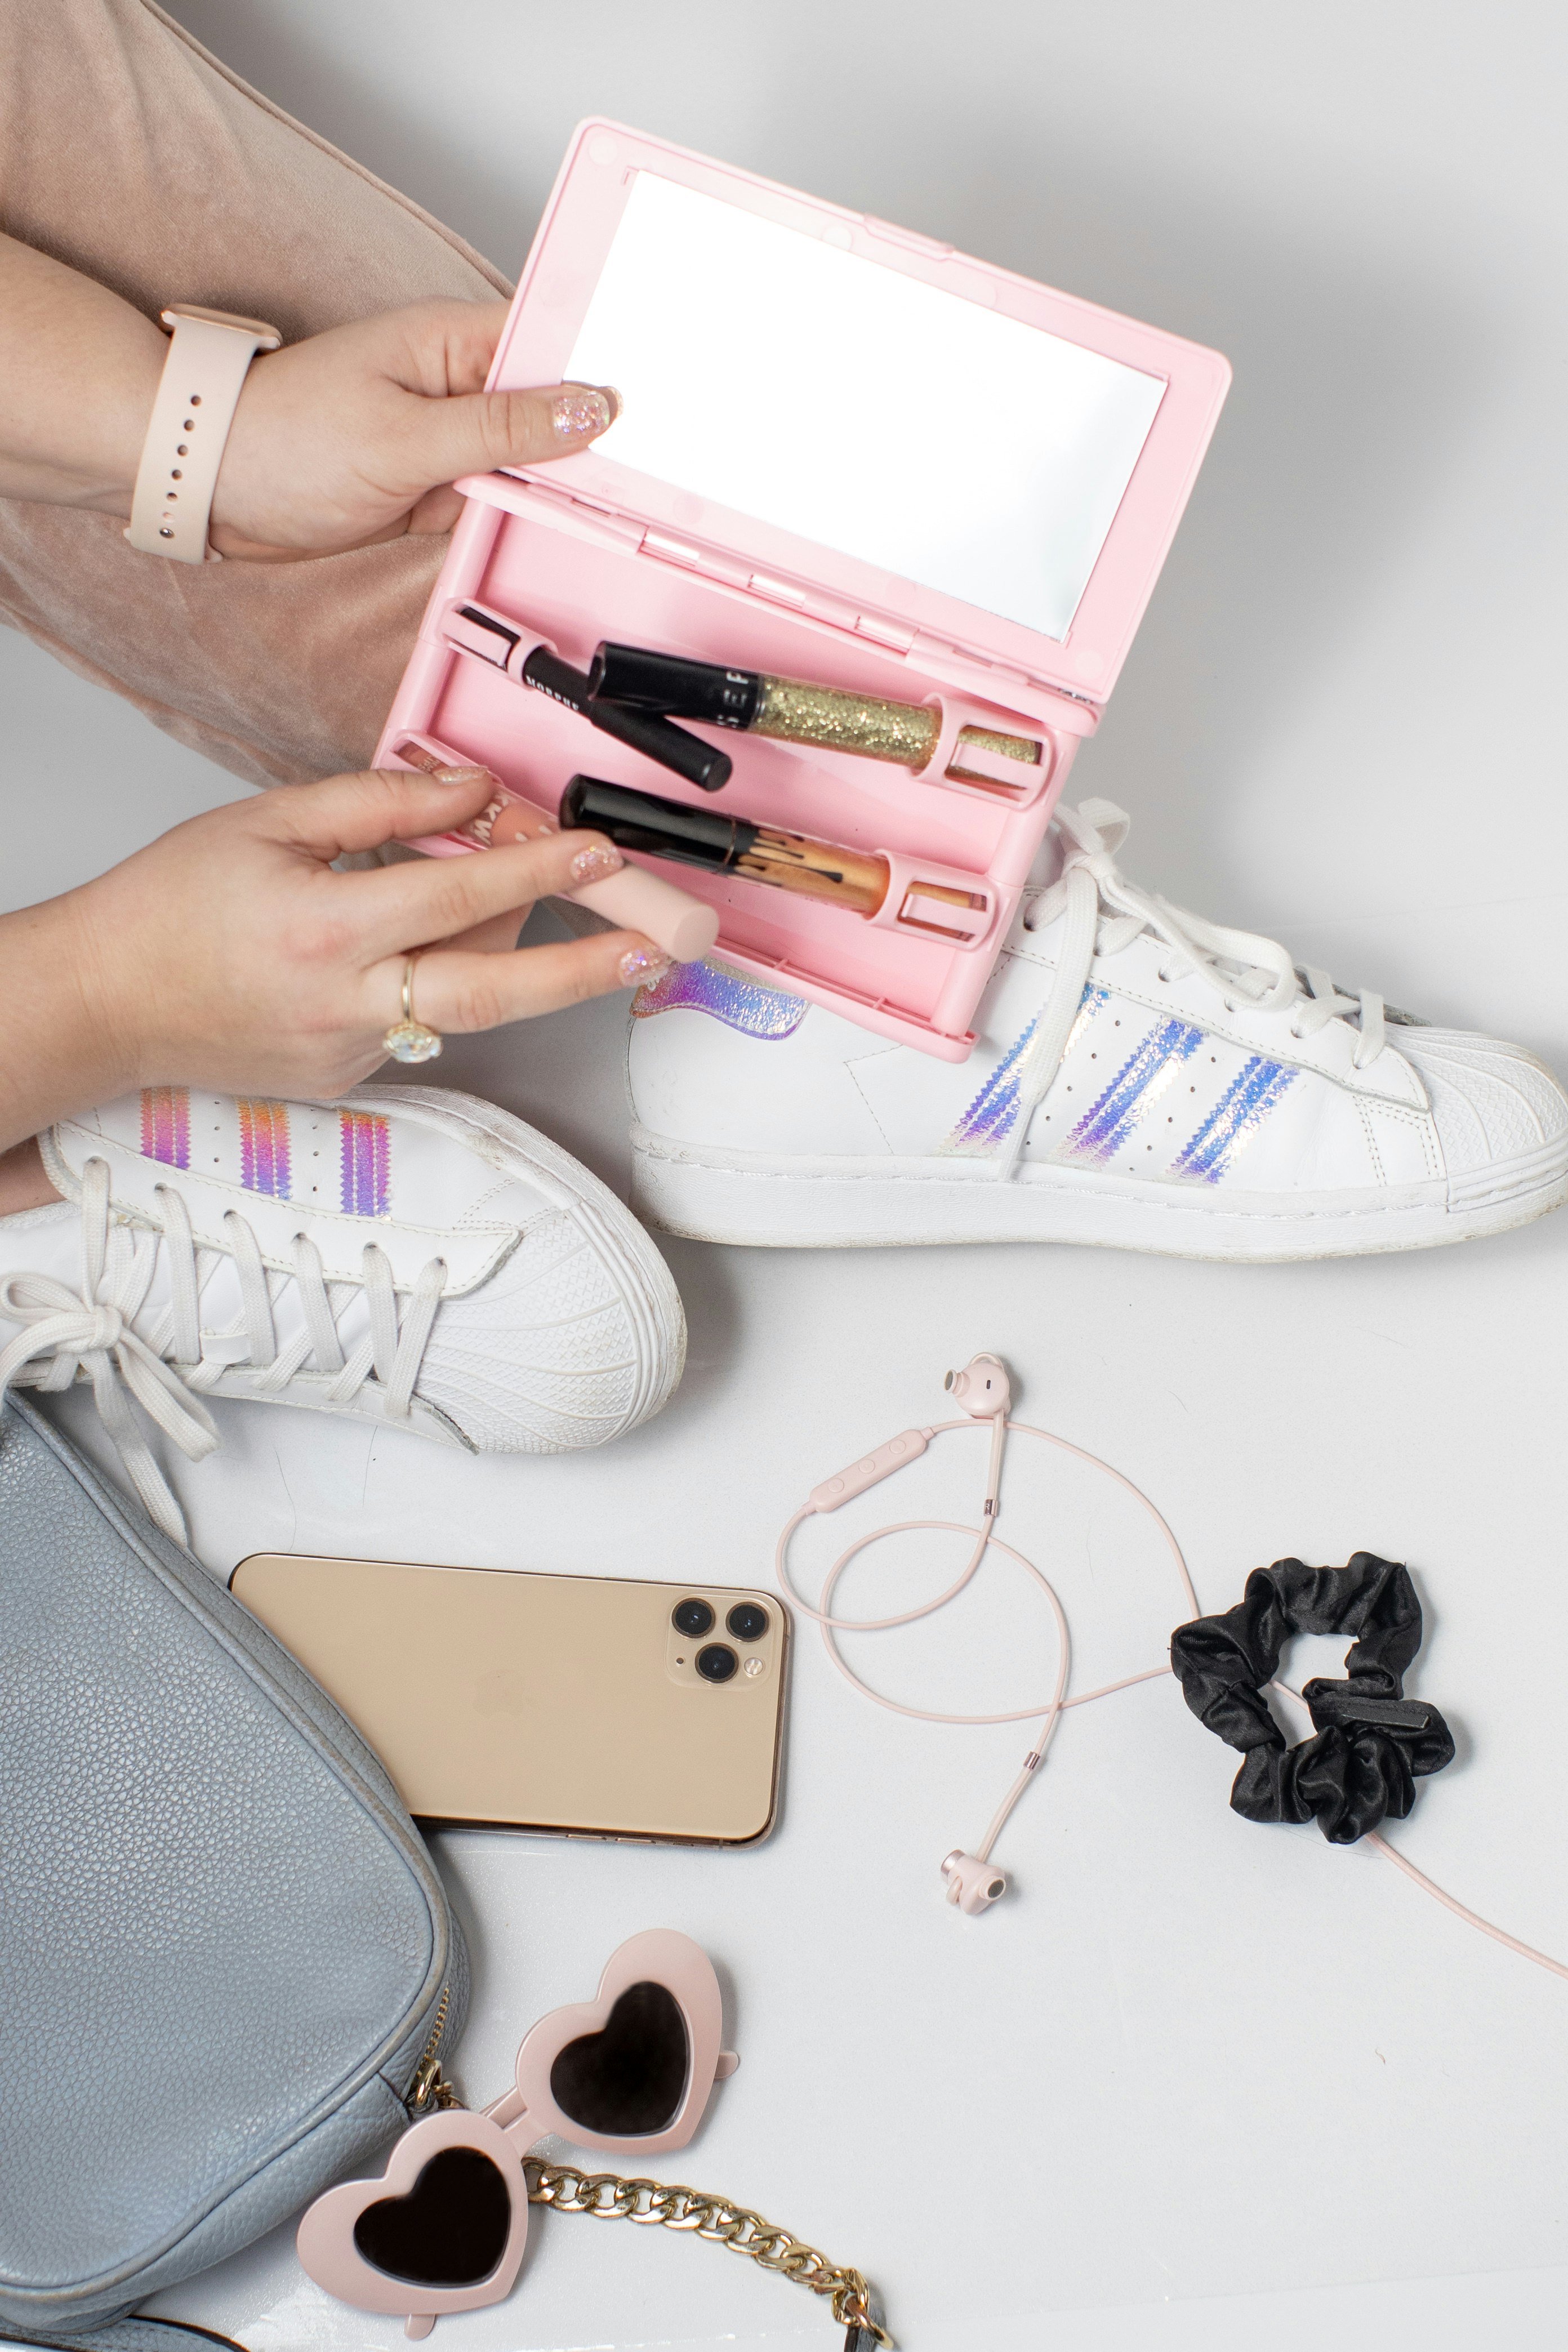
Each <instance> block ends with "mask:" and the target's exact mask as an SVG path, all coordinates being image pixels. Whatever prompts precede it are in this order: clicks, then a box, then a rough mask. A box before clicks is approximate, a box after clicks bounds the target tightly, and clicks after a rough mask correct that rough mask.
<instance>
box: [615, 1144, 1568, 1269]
mask: <svg viewBox="0 0 1568 2352" xmlns="http://www.w3.org/2000/svg"><path fill="white" fill-rule="evenodd" d="M1564 1201H1568V1137H1565V1138H1563V1139H1561V1140H1560V1141H1558V1142H1556V1143H1553V1144H1550V1145H1546V1146H1543V1147H1542V1149H1541V1150H1537V1151H1534V1152H1531V1153H1529V1154H1527V1155H1525V1156H1524V1157H1523V1158H1522V1159H1521V1160H1512V1161H1509V1162H1506V1163H1500V1164H1497V1165H1494V1166H1493V1167H1492V1168H1491V1169H1489V1170H1487V1171H1480V1172H1479V1173H1478V1174H1476V1175H1473V1176H1469V1177H1466V1178H1463V1179H1459V1180H1457V1181H1455V1182H1454V1184H1453V1185H1452V1186H1450V1187H1447V1188H1443V1187H1434V1186H1419V1187H1413V1188H1411V1189H1410V1190H1409V1191H1406V1192H1391V1193H1390V1194H1389V1195H1388V1196H1387V1198H1386V1199H1385V1201H1384V1202H1383V1204H1382V1205H1380V1206H1379V1207H1377V1208H1375V1209H1366V1208H1356V1207H1348V1206H1346V1204H1345V1196H1344V1195H1343V1194H1342V1193H1341V1194H1333V1195H1326V1196H1323V1197H1322V1199H1321V1202H1320V1203H1317V1204H1314V1205H1312V1206H1310V1208H1304V1207H1303V1204H1302V1202H1301V1201H1300V1196H1298V1198H1297V1200H1296V1202H1294V1203H1293V1206H1292V1208H1291V1209H1290V1210H1289V1211H1285V1210H1281V1209H1279V1208H1277V1207H1274V1206H1272V1205H1271V1204H1270V1203H1269V1202H1268V1199H1267V1197H1266V1196H1261V1195H1254V1196H1253V1197H1252V1202H1250V1203H1249V1205H1248V1206H1247V1208H1246V1209H1245V1210H1240V1209H1239V1208H1238V1207H1237V1205H1235V1204H1234V1196H1233V1201H1232V1204H1230V1205H1225V1206H1222V1205H1221V1204H1220V1202H1219V1201H1218V1200H1216V1199H1215V1196H1214V1195H1212V1194H1210V1195H1207V1196H1206V1197H1205V1195H1204V1194H1201V1193H1197V1192H1187V1191H1186V1190H1185V1189H1184V1190H1183V1191H1181V1192H1175V1191H1174V1190H1173V1189H1172V1190H1169V1191H1167V1190H1166V1189H1165V1188H1163V1187H1162V1188H1161V1190H1160V1192H1159V1193H1158V1194H1157V1195H1152V1193H1151V1191H1150V1188H1148V1187H1147V1186H1140V1185H1138V1184H1137V1183H1135V1182H1134V1181H1131V1180H1128V1181H1124V1182H1121V1183H1120V1184H1118V1183H1108V1182H1107V1181H1106V1180H1105V1179H1104V1178H1103V1177H1102V1176H1100V1175H1098V1174H1097V1173H1096V1172H1095V1171H1090V1170H1079V1169H1058V1168H1052V1169H1049V1170H1046V1169H1038V1168H1028V1169H1026V1171H1024V1172H1023V1173H1022V1174H1021V1175H1020V1176H1019V1177H1017V1178H1016V1179H1014V1180H1012V1181H1007V1182H1001V1183H999V1182H997V1181H995V1179H994V1177H993V1176H991V1175H990V1173H989V1172H988V1171H984V1169H982V1168H980V1167H978V1166H976V1168H975V1172H974V1173H973V1175H968V1176H961V1175H958V1174H956V1173H955V1172H954V1163H953V1162H952V1160H900V1161H898V1162H896V1163H895V1164H894V1167H893V1168H892V1169H889V1164H888V1162H887V1161H886V1160H808V1159H801V1160H767V1159H764V1158H763V1155H762V1154H760V1153H747V1152H740V1151H735V1152H720V1151H717V1150H714V1149H713V1148H712V1147H709V1148H708V1149H707V1150H704V1151H703V1152H702V1153H699V1152H698V1151H696V1150H694V1149H693V1148H692V1147H690V1146H689V1145H686V1144H681V1143H677V1142H675V1141H674V1140H672V1139H670V1138H668V1137H667V1136H658V1135H653V1134H650V1133H649V1132H648V1130H647V1129H646V1128H635V1129H633V1132H632V1205H633V1207H634V1209H635V1210H636V1212H637V1214H638V1215H639V1216H640V1217H642V1218H643V1219H644V1220H645V1221H646V1222H647V1223H648V1224H650V1225H653V1226H655V1227H656V1228H658V1230H659V1231H660V1232H663V1233H668V1234H682V1235H684V1236H685V1237H687V1238H688V1239H689V1240H692V1241H707V1242H724V1243H729V1244H736V1245H739V1246H742V1247H747V1248H752V1249H868V1248H869V1249H875V1248H903V1247H910V1246H912V1245H917V1244H947V1243H955V1242H1059V1243H1079V1244H1087V1245H1089V1246H1091V1247H1098V1248H1102V1249H1126V1250H1142V1251H1144V1252H1148V1253H1151V1254H1154V1255H1160V1256H1168V1257H1194V1258H1209V1259H1222V1260H1230V1261H1237V1260H1242V1261H1247V1262H1248V1263H1251V1264H1258V1265H1268V1264H1271V1263H1279V1262H1281V1261H1286V1260H1290V1259H1300V1258H1321V1257H1358V1256H1365V1255H1372V1254H1373V1253H1374V1252H1377V1251H1382V1250H1408V1249H1436V1248H1439V1247H1441V1246H1443V1245H1444V1244H1447V1243H1449V1242H1461V1241H1479V1240H1480V1239H1482V1238H1483V1237H1484V1236H1485V1235H1487V1234H1501V1233H1508V1232H1510V1230H1511V1229H1512V1228H1513V1227H1514V1226H1516V1225H1526V1224H1529V1223H1531V1222H1532V1220H1533V1219H1535V1218H1536V1217H1541V1216H1544V1215H1545V1214H1546V1213H1547V1212H1548V1210H1551V1209H1555V1208H1558V1207H1560V1206H1561V1205H1562V1204H1563V1202H1564Z"/></svg>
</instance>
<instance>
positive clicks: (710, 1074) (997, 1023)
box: [628, 801, 1568, 1259]
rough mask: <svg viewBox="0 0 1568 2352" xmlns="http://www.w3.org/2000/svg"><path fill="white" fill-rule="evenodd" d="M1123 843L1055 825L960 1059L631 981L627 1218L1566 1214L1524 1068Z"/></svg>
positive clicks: (834, 1024)
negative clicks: (1177, 899) (1314, 966)
mask: <svg viewBox="0 0 1568 2352" xmlns="http://www.w3.org/2000/svg"><path fill="white" fill-rule="evenodd" d="M1127 822H1128V821H1127V819H1126V817H1125V816H1124V815H1123V814H1122V813H1121V810H1120V809H1116V808H1112V807H1111V806H1110V803H1108V802H1103V801H1090V802H1088V803H1085V805H1084V806H1083V808H1081V809H1079V810H1073V809H1058V813H1057V817H1056V822H1055V826H1054V830H1053V834H1052V836H1051V839H1052V842H1053V843H1054V844H1055V849H1056V858H1057V862H1058V871H1057V875H1056V878H1055V879H1054V880H1052V881H1050V882H1048V883H1047V884H1041V885H1032V886H1031V887H1030V888H1029V889H1028V890H1027V891H1026V894H1025V898H1024V902H1023V905H1022V907H1021V908H1020V909H1019V915H1018V919H1017V920H1016V923H1015V925H1014V929H1013V931H1012V934H1011V936H1010V937H1009V940H1008V941H1007V945H1006V947H1005V950H1004V952H1003V954H1002V957H1001V960H1000V961H999V963H998V965H997V969H996V972H995V975H994V978H993V980H992V982H991V985H990V987H989V989H988V990H987V992H986V994H985V996H984V999H983V1000H982V1003H981V1008H980V1011H979V1013H978V1014H977V1016H976V1024H975V1025H976V1027H977V1029H978V1030H979V1033H980V1042H979V1044H978V1045H976V1046H975V1048H974V1051H973V1055H972V1056H971V1058H970V1060H969V1061H968V1062H966V1063H963V1064H950V1063H944V1062H939V1061H936V1060H934V1059H933V1058H932V1057H931V1055H925V1054H920V1053H915V1052H912V1051H911V1050H910V1048H908V1047H906V1046H900V1045H888V1044H885V1043H883V1042H882V1041H881V1040H880V1039H879V1038H878V1037H876V1036H875V1035H872V1034H868V1032H867V1031H865V1030H864V1029H860V1028H857V1027H856V1026H854V1025H853V1024H851V1023H849V1022H847V1021H845V1020H841V1019H840V1018H839V1017H838V1016H837V1014H835V1013H826V1012H824V1011H823V1010H822V1009H821V1008H820V1007H817V1006H813V1005H811V1004H808V1003H805V1001H804V1000H803V999H801V998H800V997H797V996H791V995H788V994H786V993H784V992H783V991H782V990H779V989H776V988H773V987H769V986H764V985H763V984H762V983H760V982H756V981H753V980H751V979H749V978H746V977H744V976H742V974H740V973H738V972H734V971H728V970H726V969H725V968H724V967H723V966H722V965H717V964H678V965H676V966H675V968H674V969H673V970H672V971H670V972H668V974H667V975H666V976H665V978H664V979H663V980H661V981H660V982H658V984H657V986H655V987H653V988H648V989H644V990H643V991H642V992H641V994H640V995H639V996H638V997H637V999H636V1001H635V1003H634V1005H633V1015H634V1017H633V1021H632V1025H631V1039H630V1045H629V1063H628V1069H629V1078H630V1087H631V1096H632V1108H633V1112H634V1116H635V1118H636V1121H637V1124H636V1126H635V1128H634V1130H633V1145H634V1150H635V1153H636V1160H635V1175H634V1183H633V1195H632V1198H633V1205H634V1207H635V1208H637V1211H638V1213H640V1214H641V1215H642V1216H643V1217H645V1218H646V1219H647V1222H648V1223H650V1224H653V1225H656V1226H662V1227H663V1228H664V1229H665V1230H666V1231H667V1232H669V1233H676V1234H691V1235H693V1236H694V1237H696V1238H697V1239H700V1240H704V1241H719V1242H741V1243H750V1244H778V1245H810V1246H812V1247H817V1248H820V1247H824V1246H834V1245H838V1246H847V1245H850V1244H878V1243H909V1242H991V1241H1047V1242H1099V1243H1102V1244H1109V1245H1111V1246H1115V1247H1119V1248H1123V1249H1142V1250H1161V1251H1166V1252H1169V1253H1172V1254H1173V1255H1180V1256H1185V1257H1212V1258H1258V1259H1266V1258H1296V1257H1338V1256H1348V1255H1352V1253H1355V1252H1358V1251H1363V1250H1391V1249H1420V1248H1426V1247H1427V1246H1429V1245H1431V1244H1434V1243H1437V1242H1452V1241H1463V1240H1468V1239H1469V1238H1471V1237H1472V1236H1474V1235H1477V1234H1493V1233H1501V1232H1503V1231H1505V1230H1506V1229H1507V1228H1508V1227H1509V1226H1510V1225H1520V1224H1524V1223H1527V1222H1528V1220H1529V1219H1531V1217H1538V1216H1540V1215H1541V1214H1542V1212H1543V1211H1545V1210H1547V1209H1552V1208H1555V1207H1556V1206H1557V1205H1558V1203H1559V1202H1562V1201H1563V1199H1564V1197H1568V1097H1565V1096H1564V1094H1563V1088H1562V1087H1560V1086H1559V1085H1558V1083H1557V1081H1556V1079H1555V1078H1554V1077H1553V1076H1552V1074H1551V1072H1550V1071H1549V1070H1547V1069H1546V1068H1545V1067H1544V1066H1542V1064H1541V1063H1540V1062H1538V1061H1536V1060H1535V1059H1534V1057H1533V1056H1532V1055H1529V1054H1527V1053H1524V1052H1523V1051H1522V1050H1521V1048H1520V1047H1519V1046H1517V1045H1500V1044H1497V1043H1495V1042H1494V1041H1493V1040H1492V1039H1490V1038H1487V1037H1473V1036H1469V1035H1467V1034H1464V1033H1462V1032H1460V1031H1457V1030H1451V1029H1435V1028H1430V1027H1427V1026H1426V1025H1425V1024H1421V1023H1419V1022H1416V1021H1415V1020H1413V1018H1412V1017H1411V1015H1409V1014H1408V1013H1395V1012H1393V1011H1391V1010H1390V1009H1389V1008H1388V1007H1386V1006H1385V1005H1384V1003H1383V1001H1382V999H1381V998H1380V997H1377V996H1373V995H1371V994H1369V993H1367V992H1362V993H1361V994H1359V995H1354V996H1352V995H1347V994H1344V993H1342V992H1340V991H1339V990H1338V989H1337V988H1336V987H1335V986H1334V984H1333V982H1331V980H1330V979H1329V977H1328V975H1327V974H1326V973H1325V972H1321V971H1297V970H1296V969H1295V967H1294V966H1293V965H1292V963H1291V961H1290V959H1289V956H1288V955H1287V954H1286V952H1285V950H1284V949H1283V948H1281V947H1278V946H1276V945H1275V943H1274V942H1273V941H1272V940H1263V939H1258V938H1254V937H1252V936H1251V935H1250V934H1248V933H1247V932H1243V931H1227V930H1221V929H1218V928H1217V927H1216V926H1215V925H1213V924H1211V923H1207V922H1205V921H1203V920H1202V919H1200V918H1199V917H1197V916H1194V915H1189V914H1185V913H1184V912H1183V911H1182V910H1181V909H1180V908H1175V907H1172V906H1169V905H1167V903H1166V902H1165V901H1164V900H1163V898H1154V897H1152V896H1151V895H1150V894H1149V893H1147V892H1145V891H1142V890H1140V889H1137V888H1135V887H1133V885H1132V884H1131V883H1129V882H1127V881H1126V880H1124V879H1123V877H1121V874H1120V873H1119V872H1118V871H1117V868H1116V866H1115V863H1114V860H1113V853H1114V852H1115V851H1116V850H1117V849H1118V848H1119V847H1120V846H1121V842H1122V840H1123V838H1124V837H1125V835H1126V831H1127ZM1047 870H1048V869H1047Z"/></svg>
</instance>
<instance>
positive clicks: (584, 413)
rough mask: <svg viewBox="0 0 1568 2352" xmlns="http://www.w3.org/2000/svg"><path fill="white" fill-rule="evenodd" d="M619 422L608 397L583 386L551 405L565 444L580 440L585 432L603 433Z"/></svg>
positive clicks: (574, 386) (563, 393)
mask: <svg viewBox="0 0 1568 2352" xmlns="http://www.w3.org/2000/svg"><path fill="white" fill-rule="evenodd" d="M615 419H616V412H615V410H614V409H613V408H612V407H611V405H610V401H609V397H608V395H607V394H605V393H602V392H590V391H588V390H587V389H586V387H585V386H583V385H580V384H574V385H573V386H572V387H571V388H570V390H568V391H564V392H558V393H557V394H556V395H555V398H554V399H553V400H552V402H551V404H550V421H551V423H552V425H554V427H555V432H556V436H557V437H558V439H560V440H563V441H575V440H578V439H580V438H581V436H583V435H584V433H602V432H603V431H604V430H605V426H606V425H613V424H614V423H615Z"/></svg>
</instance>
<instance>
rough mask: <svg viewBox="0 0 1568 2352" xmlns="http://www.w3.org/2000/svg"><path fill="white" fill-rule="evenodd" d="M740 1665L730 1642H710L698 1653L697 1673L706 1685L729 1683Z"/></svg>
mask: <svg viewBox="0 0 1568 2352" xmlns="http://www.w3.org/2000/svg"><path fill="white" fill-rule="evenodd" d="M740 1663H741V1661H740V1659H739V1658H738V1657H737V1656H736V1655H735V1653H734V1651H733V1650H732V1649H731V1647H730V1644H729V1643H728V1642H710V1643H708V1645H707V1647H706V1648H705V1649H701V1650H699V1651H698V1653H697V1671H698V1673H699V1674H700V1675H701V1677H702V1679H703V1681H704V1682H705V1683H727V1682H728V1681H729V1679H730V1677H731V1675H732V1674H733V1673H734V1671H735V1669H736V1667H737V1666H738V1665H739V1664H740Z"/></svg>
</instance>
